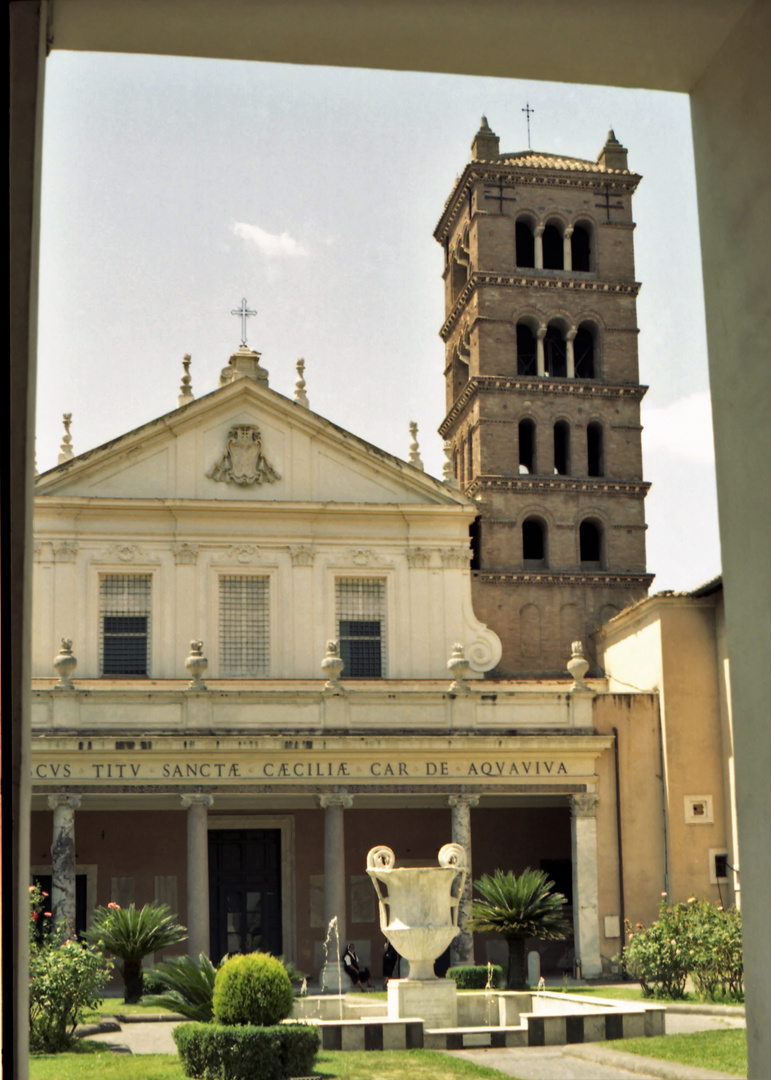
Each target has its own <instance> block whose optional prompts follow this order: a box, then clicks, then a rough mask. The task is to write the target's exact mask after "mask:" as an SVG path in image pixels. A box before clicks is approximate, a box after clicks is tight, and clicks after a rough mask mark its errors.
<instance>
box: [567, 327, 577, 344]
mask: <svg viewBox="0 0 771 1080" xmlns="http://www.w3.org/2000/svg"><path fill="white" fill-rule="evenodd" d="M577 333H578V330H577V328H576V327H575V326H571V327H570V329H569V330H568V332H567V333H566V334H565V339H566V340H567V341H575V340H576V334H577Z"/></svg>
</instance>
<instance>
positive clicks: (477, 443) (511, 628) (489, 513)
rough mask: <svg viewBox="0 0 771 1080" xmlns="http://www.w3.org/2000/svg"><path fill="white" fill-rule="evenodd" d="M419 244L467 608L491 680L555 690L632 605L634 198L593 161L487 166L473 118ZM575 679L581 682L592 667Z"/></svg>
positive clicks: (606, 159)
mask: <svg viewBox="0 0 771 1080" xmlns="http://www.w3.org/2000/svg"><path fill="white" fill-rule="evenodd" d="M472 155H473V156H472V160H471V162H470V163H469V164H468V165H467V166H466V168H465V169H464V171H463V173H462V175H461V176H460V178H459V179H458V180H457V182H456V184H455V187H454V188H453V191H452V194H451V195H450V198H449V199H448V201H447V204H446V206H445V209H444V212H443V214H442V217H441V219H440V221H439V224H438V225H437V227H436V230H435V232H434V236H435V238H436V239H437V240H438V241H439V243H441V244H442V246H443V248H444V251H445V271H444V281H445V322H444V325H443V326H442V329H441V331H440V333H441V337H442V339H443V341H444V343H445V382H446V397H447V416H446V418H445V420H444V422H443V424H442V425H441V427H440V433H441V435H442V437H443V438H444V439H445V440H449V441H450V443H451V445H452V456H453V467H454V470H455V476H456V478H457V480H458V484H459V486H460V488H461V490H462V491H464V492H465V493H466V494H467V495H469V496H471V497H472V498H473V499H475V500H476V502H477V505H478V507H479V517H478V519H477V523H476V526H475V527H474V529H473V532H472V547H473V560H472V579H473V585H472V592H473V597H474V608H475V611H476V613H477V615H478V616H479V618H480V619H482V620H484V621H485V622H486V623H487V625H488V626H490V627H491V629H494V630H495V632H496V633H497V634H498V635H499V637H500V638H501V641H502V642H503V656H502V658H501V663H500V665H499V668H498V669H497V670H496V671H495V672H494V673H493V674H495V675H496V676H498V677H514V676H518V675H519V676H525V675H539V676H548V675H563V674H564V672H565V664H566V662H567V660H568V658H569V656H570V652H571V643H572V642H573V641H575V640H581V641H582V642H583V643H584V649H585V652H586V656H587V659H589V660H590V663H591V664H592V669H593V668H594V664H593V659H594V658H593V647H592V642H591V640H590V637H589V635H590V634H591V633H592V631H593V630H594V629H596V628H597V627H598V626H599V625H601V624H602V623H604V622H607V621H608V619H610V618H612V617H613V616H614V615H615V614H617V612H619V611H621V610H622V609H623V608H625V607H627V606H628V605H629V604H630V603H632V602H633V601H635V600H639V599H641V598H642V597H644V596H645V595H646V593H647V591H648V587H649V585H650V583H651V581H652V580H653V578H652V575H649V574H647V573H646V566H645V527H646V526H645V514H644V500H645V495H646V493H647V490H648V486H649V485H648V484H646V483H645V482H644V481H643V479H642V450H641V432H642V428H641V426H640V401H641V400H642V397H643V395H644V393H645V389H646V388H645V387H643V386H640V383H639V374H638V361H637V333H638V330H637V293H638V291H639V288H640V286H639V284H638V283H637V282H636V281H635V274H634V246H633V232H634V227H635V226H634V222H633V219H632V195H633V193H634V191H635V189H636V188H637V185H638V184H639V182H640V179H641V177H640V176H638V175H637V174H636V173H633V172H630V171H629V169H628V167H627V151H626V148H625V147H623V146H622V145H621V143H620V142H619V141H618V140H617V139H616V137H615V135H614V133H613V132H612V131H611V132H609V133H608V138H607V141H606V143H605V145H604V147H603V148H602V150H601V152H600V155H599V157H598V159H597V161H596V162H595V161H584V160H581V159H578V158H565V157H559V156H557V155H554V154H546V153H539V152H538V151H535V150H527V151H524V152H518V153H501V152H500V147H499V139H498V136H497V135H495V133H494V132H493V131H491V130H490V128H489V126H488V123H487V120H486V119H485V118H484V117H483V118H482V125H481V127H480V130H479V131H478V132H477V134H476V136H475V137H474V141H473V143H472ZM590 670H591V669H590Z"/></svg>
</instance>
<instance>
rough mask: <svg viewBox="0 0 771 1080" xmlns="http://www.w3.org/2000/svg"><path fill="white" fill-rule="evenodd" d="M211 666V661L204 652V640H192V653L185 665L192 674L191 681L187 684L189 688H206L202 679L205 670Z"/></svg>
mask: <svg viewBox="0 0 771 1080" xmlns="http://www.w3.org/2000/svg"><path fill="white" fill-rule="evenodd" d="M208 666H209V661H208V660H207V659H206V657H205V656H204V654H203V642H202V641H191V642H190V655H189V656H188V658H187V660H185V667H186V668H187V670H188V671H189V672H190V675H191V676H192V677H191V679H190V682H189V683H188V684H187V688H188V690H206V689H207V687H206V683H205V682H204V681H203V679H202V677H201V676H202V675H203V673H204V671H206V669H207V667H208Z"/></svg>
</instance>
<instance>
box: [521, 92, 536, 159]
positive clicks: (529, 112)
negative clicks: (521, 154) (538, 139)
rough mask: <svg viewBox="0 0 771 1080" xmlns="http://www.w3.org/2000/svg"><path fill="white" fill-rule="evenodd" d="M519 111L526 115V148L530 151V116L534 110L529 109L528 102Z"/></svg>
mask: <svg viewBox="0 0 771 1080" xmlns="http://www.w3.org/2000/svg"><path fill="white" fill-rule="evenodd" d="M521 111H522V112H523V113H527V148H528V150H530V149H531V146H530V114H531V113H534V112H535V109H531V108H530V102H529V101H528V103H527V105H526V106H525V107H524V109H522V110H521Z"/></svg>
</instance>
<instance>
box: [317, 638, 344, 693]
mask: <svg viewBox="0 0 771 1080" xmlns="http://www.w3.org/2000/svg"><path fill="white" fill-rule="evenodd" d="M344 667H345V663H344V661H343V659H342V657H341V656H340V643H339V642H337V641H328V642H327V655H326V656H325V657H324V659H323V660H322V661H321V670H322V671H323V672H324V674H325V675H326V677H327V681H326V683H325V684H324V689H325V690H326V691H328V692H329V693H333V694H342V693H344V689H343V686H342V683H341V682H340V673H341V671H342V670H343V668H344Z"/></svg>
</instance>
